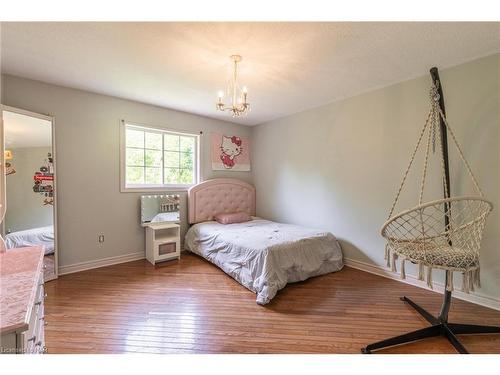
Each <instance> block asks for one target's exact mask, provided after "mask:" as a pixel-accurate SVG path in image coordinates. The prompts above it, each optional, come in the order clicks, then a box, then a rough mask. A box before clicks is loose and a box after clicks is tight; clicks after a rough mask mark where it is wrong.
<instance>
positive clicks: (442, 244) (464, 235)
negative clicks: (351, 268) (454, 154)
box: [381, 84, 493, 293]
mask: <svg viewBox="0 0 500 375" xmlns="http://www.w3.org/2000/svg"><path fill="white" fill-rule="evenodd" d="M429 97H430V103H431V105H430V110H429V114H428V116H427V120H426V122H425V124H424V126H423V128H422V131H421V132H420V136H419V138H418V141H417V145H416V146H415V149H414V151H413V153H412V156H411V159H410V162H409V164H408V167H407V168H406V171H405V174H404V177H403V180H402V181H401V185H400V186H399V190H398V192H397V194H396V197H395V199H394V202H393V204H392V207H391V210H390V213H389V218H388V220H387V222H386V223H385V224H384V225H383V227H382V230H381V234H382V236H383V237H384V238H385V239H386V240H387V244H386V252H385V258H386V260H387V265H388V267H391V269H392V271H397V267H396V263H397V261H398V260H399V261H400V272H401V277H402V278H403V279H404V278H405V277H406V275H405V261H410V262H412V263H415V264H418V267H419V275H418V278H419V280H424V278H425V277H426V278H427V284H428V286H429V287H430V288H432V284H433V282H432V270H433V269H435V268H436V269H443V270H445V271H446V272H447V273H448V274H447V278H446V280H447V282H446V284H447V285H446V289H447V290H448V291H452V290H453V272H460V273H462V275H463V279H462V290H463V291H464V292H466V293H469V291H473V290H474V288H475V287H476V286H480V272H479V248H480V243H481V238H482V234H483V229H484V225H485V222H486V218H487V216H488V214H489V213H490V211H491V210H492V209H493V205H492V203H491V202H490V201H488V200H486V199H484V198H483V192H482V191H481V188H480V187H479V184H478V182H477V179H476V177H475V176H474V174H473V172H472V169H471V167H470V165H469V163H468V162H467V160H466V159H465V156H464V153H463V151H462V148H461V147H460V144H459V143H458V140H457V138H456V136H455V134H454V132H453V129H452V128H451V126H450V124H449V123H448V121H447V120H446V117H445V115H444V113H443V110H442V109H441V107H440V105H439V100H440V95H439V93H438V89H437V87H436V86H435V85H434V84H433V85H432V87H431V90H430V94H429ZM440 123H444V125H445V126H446V129H447V130H448V132H449V134H450V135H451V137H452V140H453V144H454V145H455V147H456V149H457V151H458V154H459V155H460V159H461V161H462V162H463V165H464V166H465V168H466V170H467V172H468V175H469V176H470V178H471V180H472V182H473V184H474V187H475V189H476V193H477V195H476V196H459V197H450V187H449V186H448V185H447V179H448V178H447V176H446V168H445V166H446V164H447V163H448V160H445V158H444V155H445V153H444V152H443V146H442V140H441V137H442V134H441V132H440V130H439V126H440ZM424 138H426V139H427V141H426V146H425V156H424V166H423V170H422V178H421V180H420V191H419V198H418V205H417V206H416V207H414V208H411V209H409V210H406V211H403V212H401V213H398V214H396V215H394V216H393V213H394V209H395V207H396V204H397V203H398V200H399V197H400V195H401V192H402V190H403V187H404V185H405V182H406V180H407V177H408V173H409V171H410V169H411V167H412V165H413V163H414V160H415V156H416V155H417V152H418V150H419V148H420V146H421V144H422V140H423V139H424ZM436 143H437V144H438V145H439V148H440V150H439V154H440V155H441V160H440V161H441V163H440V164H441V172H442V180H443V187H444V198H443V199H438V200H434V201H431V202H425V203H424V202H422V199H423V195H424V188H425V184H426V181H427V179H426V177H427V173H428V167H429V154H430V149H431V144H432V148H433V149H434V148H435V144H436ZM425 267H427V274H426V275H425V274H424V273H425V272H424V271H425Z"/></svg>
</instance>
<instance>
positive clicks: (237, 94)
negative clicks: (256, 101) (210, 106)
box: [216, 55, 250, 117]
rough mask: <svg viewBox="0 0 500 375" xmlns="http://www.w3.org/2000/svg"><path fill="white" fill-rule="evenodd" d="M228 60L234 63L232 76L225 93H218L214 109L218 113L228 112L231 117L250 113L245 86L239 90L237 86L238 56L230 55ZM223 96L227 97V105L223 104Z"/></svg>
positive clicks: (239, 59) (240, 58)
mask: <svg viewBox="0 0 500 375" xmlns="http://www.w3.org/2000/svg"><path fill="white" fill-rule="evenodd" d="M230 59H231V60H232V61H233V63H234V69H233V76H232V78H231V80H230V81H229V83H228V85H227V87H226V93H225V94H224V91H219V95H218V96H219V100H218V102H217V104H216V108H217V110H219V111H228V112H230V113H231V115H232V116H233V117H240V116H244V115H246V114H247V113H248V112H249V111H250V103H248V102H247V95H248V89H247V87H246V86H243V87H241V88H240V86H239V85H238V63H239V62H241V60H242V57H241V56H240V55H231V56H230ZM224 95H227V96H228V97H229V100H230V102H229V105H226V104H224V102H223V101H222V99H223V98H224Z"/></svg>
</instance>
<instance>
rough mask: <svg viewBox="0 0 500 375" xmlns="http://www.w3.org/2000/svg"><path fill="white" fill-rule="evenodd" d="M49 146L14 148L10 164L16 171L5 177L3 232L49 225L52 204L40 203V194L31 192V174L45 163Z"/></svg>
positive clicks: (41, 197)
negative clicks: (5, 207) (5, 195)
mask: <svg viewBox="0 0 500 375" xmlns="http://www.w3.org/2000/svg"><path fill="white" fill-rule="evenodd" d="M49 152H52V148H51V147H30V148H14V149H12V153H13V155H14V157H13V159H12V160H10V163H11V164H12V166H13V167H14V169H15V170H16V173H13V174H11V175H9V176H7V177H6V184H7V212H6V214H5V231H6V233H9V231H11V232H15V231H18V230H25V229H31V228H38V227H44V226H47V225H52V222H53V207H52V206H48V205H45V206H44V205H43V199H44V197H43V195H41V194H39V193H34V192H33V174H34V173H35V172H37V171H38V170H39V169H40V167H41V166H42V165H45V160H46V159H47V153H49Z"/></svg>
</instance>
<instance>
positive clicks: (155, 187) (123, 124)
mask: <svg viewBox="0 0 500 375" xmlns="http://www.w3.org/2000/svg"><path fill="white" fill-rule="evenodd" d="M127 127H130V128H136V129H139V130H143V131H149V132H153V133H161V134H175V135H180V136H189V137H193V138H194V139H195V143H196V144H195V151H194V160H195V167H194V169H195V171H194V172H195V182H194V184H141V185H136V186H127V181H126V176H127V173H126V168H127V165H126V164H127V160H126V152H127V145H126V129H127ZM164 151H165V150H162V158H163V157H164V155H163V153H164ZM200 156H201V133H199V134H197V133H190V132H186V131H179V130H174V129H168V128H164V127H161V126H153V125H144V124H138V123H134V122H131V121H126V120H121V121H120V191H121V192H122V193H128V192H151V191H164V190H168V191H186V190H188V189H189V188H190V187H191V186H194V185H196V184H198V183H199V182H201V178H202V176H201V157H200ZM162 169H163V166H162Z"/></svg>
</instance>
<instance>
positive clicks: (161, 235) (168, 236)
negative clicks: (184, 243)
mask: <svg viewBox="0 0 500 375" xmlns="http://www.w3.org/2000/svg"><path fill="white" fill-rule="evenodd" d="M180 232H181V227H180V225H179V224H175V223H158V224H150V225H148V226H147V227H146V259H147V260H148V261H149V262H150V263H151V264H153V265H154V264H156V263H158V262H162V261H165V260H171V259H176V258H177V259H180V257H181V241H180V238H181V236H180Z"/></svg>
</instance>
